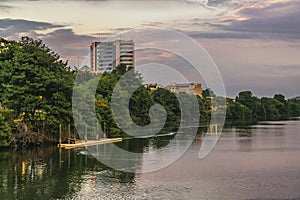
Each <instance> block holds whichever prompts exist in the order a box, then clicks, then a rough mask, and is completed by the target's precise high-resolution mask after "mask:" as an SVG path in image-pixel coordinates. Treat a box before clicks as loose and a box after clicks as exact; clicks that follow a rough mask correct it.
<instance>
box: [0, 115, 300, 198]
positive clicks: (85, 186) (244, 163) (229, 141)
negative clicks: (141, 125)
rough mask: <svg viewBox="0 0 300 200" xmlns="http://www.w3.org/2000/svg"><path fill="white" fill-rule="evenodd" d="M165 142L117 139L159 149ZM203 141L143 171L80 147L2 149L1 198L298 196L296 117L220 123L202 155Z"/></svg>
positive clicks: (298, 133)
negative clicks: (112, 164)
mask: <svg viewBox="0 0 300 200" xmlns="http://www.w3.org/2000/svg"><path fill="white" fill-rule="evenodd" d="M169 139H170V138H168V137H161V138H159V139H158V138H156V139H155V142H153V141H152V142H151V141H150V142H149V141H148V140H147V142H146V143H147V145H141V143H142V144H144V143H145V141H143V140H138V141H130V142H128V141H124V142H123V143H124V144H126V145H131V146H133V148H149V147H152V148H159V147H160V145H164V143H167V141H168V140H169ZM201 142H202V137H201V136H200V135H199V136H197V138H196V139H195V140H194V142H193V143H192V145H191V146H190V148H189V149H188V150H187V152H186V153H185V154H184V155H183V156H182V157H181V158H180V159H179V160H177V161H176V162H175V163H173V164H172V165H170V166H168V167H166V168H164V169H161V170H159V171H156V172H151V173H141V174H139V173H128V172H120V171H117V170H113V169H110V168H109V167H107V166H105V165H103V164H101V163H99V162H98V161H97V160H96V159H95V158H93V157H92V156H89V155H88V154H87V152H86V151H85V150H84V149H77V150H61V151H59V149H58V148H56V147H47V148H37V149H31V150H24V151H17V152H8V151H1V152H0V199H1V200H2V199H3V200H6V199H7V200H10V199H30V200H31V199H47V200H48V199H89V200H91V199H159V200H160V199H172V200H173V199H196V200H198V199H300V121H299V120H291V121H276V122H262V123H259V124H257V125H251V126H245V127H230V128H225V129H224V130H223V133H222V136H221V138H220V140H219V142H218V144H217V145H216V146H215V148H214V150H213V151H212V152H211V153H210V154H209V156H208V157H206V158H205V159H202V160H200V159H199V158H198V152H199V149H200V147H201ZM120 145H122V144H120ZM172 148H174V147H172ZM175 148H176V147H175ZM140 150H141V149H137V151H139V152H140ZM142 150H143V149H142ZM141 152H143V151H141ZM140 159H142V157H141V158H140Z"/></svg>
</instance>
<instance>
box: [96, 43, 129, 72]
mask: <svg viewBox="0 0 300 200" xmlns="http://www.w3.org/2000/svg"><path fill="white" fill-rule="evenodd" d="M90 51H91V68H92V69H91V70H92V71H93V72H100V73H103V72H111V71H112V70H114V69H115V68H116V67H117V66H118V65H120V64H126V65H127V66H134V42H133V40H116V41H111V42H93V43H92V45H91V47H90Z"/></svg>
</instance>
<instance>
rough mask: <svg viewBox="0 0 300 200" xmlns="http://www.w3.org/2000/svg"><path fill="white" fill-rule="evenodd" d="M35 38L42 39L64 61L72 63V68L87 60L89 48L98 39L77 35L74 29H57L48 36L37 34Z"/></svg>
mask: <svg viewBox="0 0 300 200" xmlns="http://www.w3.org/2000/svg"><path fill="white" fill-rule="evenodd" d="M34 37H36V38H40V39H42V40H43V41H44V42H45V43H46V44H47V45H48V46H49V47H50V48H51V49H53V50H54V51H55V52H57V53H58V54H59V55H60V56H61V57H62V58H63V59H64V60H69V61H71V62H70V63H69V64H70V65H71V66H74V65H76V66H77V65H78V62H81V61H83V60H84V59H86V58H87V57H88V54H89V46H90V45H91V43H92V42H94V41H96V40H97V37H93V36H87V35H79V34H76V33H74V31H73V30H72V29H57V30H55V31H53V32H50V33H47V34H36V35H35V36H34ZM79 64H80V63H79Z"/></svg>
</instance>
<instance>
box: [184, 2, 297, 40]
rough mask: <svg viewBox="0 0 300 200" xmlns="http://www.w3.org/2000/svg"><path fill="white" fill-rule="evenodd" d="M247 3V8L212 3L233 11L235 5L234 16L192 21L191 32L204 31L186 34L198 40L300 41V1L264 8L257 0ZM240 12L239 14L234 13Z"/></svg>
mask: <svg viewBox="0 0 300 200" xmlns="http://www.w3.org/2000/svg"><path fill="white" fill-rule="evenodd" d="M246 3H248V4H246V5H244V6H243V5H242V4H240V3H239V1H234V0H209V1H208V5H209V6H221V7H222V6H225V7H226V8H229V7H230V5H231V10H232V12H233V14H232V16H231V17H230V15H227V17H224V16H220V18H219V19H218V20H216V19H213V20H204V19H202V18H193V19H190V20H189V22H188V24H190V27H191V28H190V30H197V29H198V30H199V28H200V30H201V31H200V30H199V31H186V33H187V34H189V35H190V36H192V37H195V38H211V39H217V38H220V39H233V38H235V39H272V40H273V39H275V40H299V39H300V12H299V9H300V2H299V1H287V2H281V3H269V4H266V3H265V4H263V5H262V4H260V3H257V2H256V0H246ZM249 5H252V6H250V7H249ZM253 5H255V6H253ZM236 7H241V9H237V8H236ZM229 10H230V8H229ZM236 10H238V11H237V12H234V11H236ZM225 16H226V15H225Z"/></svg>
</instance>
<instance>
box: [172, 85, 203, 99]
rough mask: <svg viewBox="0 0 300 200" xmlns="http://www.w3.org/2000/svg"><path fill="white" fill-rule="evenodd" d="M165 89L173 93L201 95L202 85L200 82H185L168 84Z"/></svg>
mask: <svg viewBox="0 0 300 200" xmlns="http://www.w3.org/2000/svg"><path fill="white" fill-rule="evenodd" d="M166 89H167V90H169V91H170V92H174V93H179V92H184V93H187V94H189V95H198V96H200V97H202V85H201V84H200V83H185V84H176V83H173V84H172V85H168V86H167V87H166Z"/></svg>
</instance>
